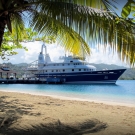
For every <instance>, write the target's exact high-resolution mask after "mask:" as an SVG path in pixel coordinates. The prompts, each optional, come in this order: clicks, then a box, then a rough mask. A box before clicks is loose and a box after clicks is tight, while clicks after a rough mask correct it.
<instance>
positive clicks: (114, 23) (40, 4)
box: [0, 0, 135, 64]
mask: <svg viewBox="0 0 135 135" xmlns="http://www.w3.org/2000/svg"><path fill="white" fill-rule="evenodd" d="M115 4H116V3H115V2H113V0H96V1H95V0H6V1H5V0H0V48H2V47H3V45H4V44H2V41H3V34H4V32H5V31H6V30H5V28H6V26H7V28H8V29H9V31H10V32H11V33H12V31H13V30H15V33H16V36H15V39H16V42H17V43H19V39H20V38H21V36H22V35H23V31H24V29H25V23H24V22H27V24H29V26H30V27H31V28H33V30H35V31H37V32H38V34H42V35H46V36H50V35H51V36H54V37H55V39H56V41H57V42H58V44H59V45H61V46H62V47H64V48H65V50H67V51H70V52H72V53H73V54H75V55H80V56H82V55H83V54H84V53H85V54H86V55H89V54H90V47H91V46H93V45H96V44H100V45H99V46H104V47H106V46H107V45H108V44H109V45H110V47H111V48H112V49H113V50H115V51H116V50H117V51H118V53H119V54H120V58H121V59H122V60H125V59H126V60H127V62H129V63H130V64H134V62H135V54H134V52H135V46H134V43H135V35H134V33H135V32H134V27H135V25H134V23H132V21H131V20H130V19H124V18H120V17H118V16H117V14H116V13H115V12H114V10H113V9H114V8H115V6H114V5H115Z"/></svg>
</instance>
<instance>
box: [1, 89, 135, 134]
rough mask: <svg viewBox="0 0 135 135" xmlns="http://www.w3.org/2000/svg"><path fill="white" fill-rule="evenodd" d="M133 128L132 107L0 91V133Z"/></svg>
mask: <svg viewBox="0 0 135 135" xmlns="http://www.w3.org/2000/svg"><path fill="white" fill-rule="evenodd" d="M80 125H82V127H80ZM91 125H92V126H91ZM134 127H135V107H134V106H130V105H124V104H123V105H122V104H120V105H119V104H106V103H102V102H99V103H97V102H95V101H92V102H91V101H80V100H79V99H74V100H73V99H72V98H71V99H70V98H65V97H59V96H56V97H55V96H53V97H52V96H51V97H50V96H49V95H36V94H30V93H29V94H28V93H18V92H7V91H2V90H0V135H4V134H7V135H8V134H10V135H13V134H16V135H17V134H18V135H19V134H25V133H26V134H29V135H34V133H36V132H37V134H39V135H42V134H58V135H62V134H65V135H66V134H71V133H72V132H73V133H74V134H75V133H77V132H78V133H80V134H94V135H101V134H103V135H108V134H109V135H115V134H117V135H119V134H120V135H127V134H132V135H135V128H134ZM39 129H40V132H39ZM49 129H51V130H49ZM67 129H68V130H67Z"/></svg>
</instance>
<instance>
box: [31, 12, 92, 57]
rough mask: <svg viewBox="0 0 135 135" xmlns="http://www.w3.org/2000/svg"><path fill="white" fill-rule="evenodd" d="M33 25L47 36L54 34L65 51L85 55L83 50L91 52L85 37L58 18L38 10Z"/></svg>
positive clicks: (87, 52)
mask: <svg viewBox="0 0 135 135" xmlns="http://www.w3.org/2000/svg"><path fill="white" fill-rule="evenodd" d="M33 25H34V30H36V31H39V32H40V33H42V34H44V35H46V36H54V37H55V38H56V40H57V43H58V45H60V46H62V47H64V48H65V51H68V52H72V53H73V54H75V55H80V56H83V51H84V53H85V54H87V55H89V54H90V49H89V47H88V45H87V44H86V42H85V41H84V40H83V38H82V37H81V36H80V35H79V34H78V33H76V32H75V31H74V30H72V29H71V28H69V27H67V26H66V25H64V24H63V23H61V22H59V21H58V20H55V19H53V18H52V17H48V16H47V15H45V14H42V13H38V12H36V13H35V15H34V16H33V20H32V21H31V26H33Z"/></svg>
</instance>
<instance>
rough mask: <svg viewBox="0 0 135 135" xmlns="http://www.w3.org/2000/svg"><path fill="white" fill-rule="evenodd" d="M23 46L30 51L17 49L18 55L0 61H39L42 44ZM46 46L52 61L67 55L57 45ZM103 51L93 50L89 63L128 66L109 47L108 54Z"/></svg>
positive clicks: (34, 43) (31, 43)
mask: <svg viewBox="0 0 135 135" xmlns="http://www.w3.org/2000/svg"><path fill="white" fill-rule="evenodd" d="M23 46H26V47H27V48H28V51H24V50H21V49H17V50H16V51H17V52H18V54H17V55H14V56H10V57H9V59H10V60H9V61H2V60H0V62H1V63H3V62H11V63H13V64H17V63H31V62H33V61H35V60H37V59H38V55H39V53H40V51H41V46H42V42H39V41H35V42H29V43H23ZM46 46H47V52H48V53H49V54H50V57H51V60H52V61H55V62H56V61H59V57H60V56H64V55H65V51H64V49H63V48H61V47H59V46H57V45H56V44H50V45H48V44H46ZM103 50H104V49H103V48H102V47H101V48H100V49H97V47H95V48H91V51H92V54H91V56H90V57H89V58H87V61H88V62H90V63H106V64H116V65H120V66H127V65H126V64H125V63H123V62H121V61H120V60H119V58H118V56H117V53H113V52H112V51H111V50H110V48H109V47H107V48H106V52H104V51H103Z"/></svg>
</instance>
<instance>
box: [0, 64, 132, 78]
mask: <svg viewBox="0 0 135 135" xmlns="http://www.w3.org/2000/svg"><path fill="white" fill-rule="evenodd" d="M4 64H5V63H4ZM5 65H7V66H8V67H9V68H10V69H11V70H15V71H16V72H17V73H18V77H21V75H23V74H24V72H25V70H24V69H26V67H27V65H28V64H27V63H20V64H11V63H6V64H5ZM91 65H93V66H95V67H96V68H97V70H103V69H123V68H125V67H123V66H117V65H113V64H112V65H108V64H94V63H91ZM0 66H1V64H0ZM126 69H127V70H126V71H125V72H124V73H123V75H122V76H121V77H120V78H119V79H121V80H135V68H134V69H131V68H126Z"/></svg>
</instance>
